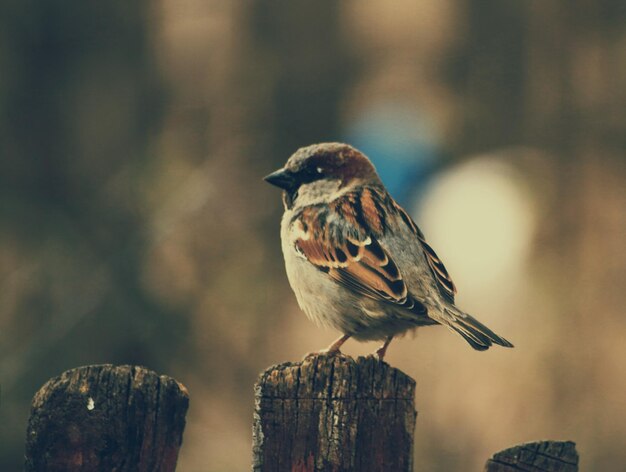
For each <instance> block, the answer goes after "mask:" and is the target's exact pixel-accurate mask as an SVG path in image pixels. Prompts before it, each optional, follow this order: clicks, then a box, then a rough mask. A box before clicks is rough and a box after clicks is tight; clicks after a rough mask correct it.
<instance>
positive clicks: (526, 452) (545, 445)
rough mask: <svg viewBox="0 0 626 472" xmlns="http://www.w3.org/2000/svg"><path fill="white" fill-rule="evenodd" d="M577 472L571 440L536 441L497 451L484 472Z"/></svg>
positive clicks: (575, 455) (576, 453) (574, 450)
mask: <svg viewBox="0 0 626 472" xmlns="http://www.w3.org/2000/svg"><path fill="white" fill-rule="evenodd" d="M519 471H524V472H577V471H578V452H577V451H576V444H575V443H573V442H572V441H538V442H531V443H526V444H520V445H519V446H514V447H511V448H509V449H505V450H504V451H500V452H497V453H495V454H494V455H493V457H492V458H491V459H489V460H488V461H487V464H486V465H485V472H519Z"/></svg>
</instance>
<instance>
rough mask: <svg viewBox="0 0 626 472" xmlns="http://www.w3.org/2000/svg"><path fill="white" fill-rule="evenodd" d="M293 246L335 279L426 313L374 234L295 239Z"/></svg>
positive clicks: (376, 297) (358, 291) (353, 288)
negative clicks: (337, 241)
mask: <svg viewBox="0 0 626 472" xmlns="http://www.w3.org/2000/svg"><path fill="white" fill-rule="evenodd" d="M295 244H296V249H297V250H298V251H299V252H300V253H301V254H303V255H304V256H305V257H306V258H307V260H308V261H309V262H310V263H311V264H313V265H315V266H316V267H317V268H318V269H320V270H322V271H324V272H326V273H327V274H328V275H329V277H331V278H332V279H333V280H335V281H336V282H338V283H340V284H342V285H344V286H345V287H348V288H350V289H351V290H353V291H355V292H357V293H359V294H361V295H363V296H366V297H369V298H372V299H374V300H379V301H384V302H388V303H393V304H397V305H400V306H402V307H404V308H406V309H408V310H413V311H415V312H416V313H420V314H425V312H426V309H425V307H424V306H423V305H422V304H421V303H419V302H418V301H417V300H414V299H413V298H412V297H410V296H409V294H408V290H407V287H406V284H405V283H404V280H403V279H402V276H401V274H400V271H399V270H398V267H397V265H396V264H395V262H394V261H393V260H392V259H391V257H390V256H389V254H388V253H387V251H385V250H384V249H383V248H382V246H381V245H380V244H379V243H378V241H377V240H376V239H375V238H374V237H373V236H368V237H365V238H363V239H361V240H356V239H352V238H350V239H346V241H345V242H344V243H343V244H333V243H331V242H330V241H328V239H327V238H325V239H321V238H318V239H316V238H310V239H298V240H297V241H296V243H295Z"/></svg>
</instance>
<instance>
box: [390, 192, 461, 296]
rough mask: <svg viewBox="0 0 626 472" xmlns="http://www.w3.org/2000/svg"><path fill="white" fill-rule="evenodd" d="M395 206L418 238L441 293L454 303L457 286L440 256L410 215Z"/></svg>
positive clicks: (395, 204) (394, 203)
mask: <svg viewBox="0 0 626 472" xmlns="http://www.w3.org/2000/svg"><path fill="white" fill-rule="evenodd" d="M393 205H394V207H395V209H396V211H398V213H399V214H400V217H401V218H402V220H403V221H404V223H405V224H406V225H407V226H408V227H409V228H410V229H411V231H412V232H413V233H414V234H415V236H416V237H417V240H418V241H419V243H420V245H421V247H422V249H423V251H424V254H425V255H426V260H427V261H428V265H429V267H430V270H431V272H432V274H433V276H434V277H435V280H436V281H437V288H438V289H439V293H440V294H441V295H442V296H443V297H444V299H445V300H447V301H448V302H450V303H454V295H456V286H455V285H454V282H453V281H452V278H451V277H450V274H448V271H447V270H446V267H445V266H444V265H443V262H441V259H440V258H439V256H437V253H436V252H435V251H434V249H433V248H432V247H430V245H429V244H428V243H427V242H426V238H425V237H424V234H423V233H422V232H421V230H420V229H419V228H418V226H417V225H416V224H415V222H414V221H413V219H412V218H411V217H410V216H409V215H408V213H407V212H406V211H405V210H404V209H403V208H402V207H401V206H400V205H398V204H397V203H396V202H393Z"/></svg>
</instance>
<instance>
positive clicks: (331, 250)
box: [264, 143, 513, 360]
mask: <svg viewBox="0 0 626 472" xmlns="http://www.w3.org/2000/svg"><path fill="white" fill-rule="evenodd" d="M264 179H265V181H267V182H268V183H270V184H272V185H274V186H276V187H278V188H280V189H282V191H283V192H282V200H283V206H284V213H283V216H282V220H281V229H280V236H281V245H282V251H283V255H284V259H285V269H286V272H287V278H288V280H289V284H290V285H291V288H292V290H293V292H294V294H295V296H296V299H297V301H298V305H299V306H300V308H301V310H302V311H304V313H305V314H306V315H307V317H308V318H309V319H311V320H312V321H313V322H315V323H317V324H318V325H322V326H329V327H332V328H335V329H336V330H338V331H340V332H341V333H342V335H341V337H339V338H338V339H337V340H336V341H335V342H333V343H332V344H331V345H330V346H329V347H328V348H327V349H325V350H323V351H320V352H324V353H327V354H341V351H340V349H341V347H342V345H343V344H344V343H345V342H346V341H347V340H348V339H349V338H353V339H355V340H357V341H382V342H383V343H382V345H381V346H380V347H379V348H378V349H377V350H376V352H375V353H374V354H375V355H376V356H378V358H379V359H380V360H383V358H384V356H385V354H386V352H387V348H388V347H389V344H390V343H391V341H392V339H393V338H394V337H396V336H398V335H401V334H403V333H405V332H407V331H409V330H413V329H414V328H417V327H421V326H431V325H443V326H445V327H446V328H448V329H450V330H452V331H454V332H455V333H457V334H459V335H460V336H461V337H463V339H465V341H467V342H468V343H469V344H470V346H471V347H473V348H474V349H476V350H478V351H484V350H486V349H489V348H490V347H491V346H492V345H494V344H497V345H500V346H503V347H513V344H511V343H510V342H509V341H507V340H506V339H505V338H503V337H501V336H499V335H497V334H495V333H494V332H493V331H492V330H491V329H489V328H488V327H487V326H485V325H484V324H482V323H481V322H480V321H478V320H477V319H475V318H474V317H472V316H471V315H469V314H467V313H465V312H463V311H462V310H461V309H459V308H458V307H457V306H456V305H455V295H456V292H457V290H456V286H455V284H454V282H453V281H452V279H451V277H450V275H449V274H448V271H447V270H446V268H445V266H444V264H443V262H442V261H441V259H440V258H439V256H437V253H435V251H434V250H433V248H432V247H431V246H430V245H429V244H428V243H427V242H426V238H425V237H424V234H423V233H422V231H421V230H420V229H419V227H418V226H417V224H416V223H415V222H414V221H413V219H412V218H411V216H410V215H409V214H408V213H407V212H406V211H405V210H404V209H403V208H402V207H401V206H400V205H399V204H398V203H396V201H395V200H394V199H393V198H392V197H391V195H390V194H389V193H388V192H387V190H386V189H385V186H384V185H383V183H382V181H381V179H380V177H379V176H378V173H377V172H376V169H375V167H374V165H373V164H372V163H371V161H370V160H369V159H368V158H367V157H366V156H365V155H364V154H363V153H361V152H360V151H358V150H357V149H355V148H354V147H352V146H350V145H348V144H344V143H320V144H313V145H310V146H306V147H302V148H300V149H298V150H297V151H296V152H295V153H294V154H292V155H291V156H290V157H289V159H288V160H287V162H286V164H285V165H284V166H283V167H282V168H280V169H278V170H276V171H275V172H272V173H271V174H269V175H267V176H266V177H265V178H264Z"/></svg>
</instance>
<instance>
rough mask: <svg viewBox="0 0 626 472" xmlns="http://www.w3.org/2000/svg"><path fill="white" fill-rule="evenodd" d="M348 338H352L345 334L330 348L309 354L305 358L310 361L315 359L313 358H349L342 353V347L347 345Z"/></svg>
mask: <svg viewBox="0 0 626 472" xmlns="http://www.w3.org/2000/svg"><path fill="white" fill-rule="evenodd" d="M348 338H350V335H349V334H344V335H343V336H341V337H340V338H338V339H337V340H336V341H335V342H334V343H332V344H331V345H330V346H328V347H327V348H326V349H322V350H321V351H318V352H309V353H308V354H307V355H306V356H304V358H305V359H308V358H309V357H313V356H342V357H348V356H346V355H345V354H344V353H342V352H341V350H340V349H341V346H342V345H343V343H345V342H346V341H347V340H348Z"/></svg>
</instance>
